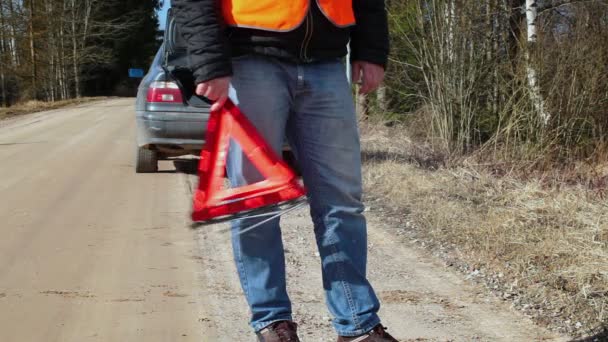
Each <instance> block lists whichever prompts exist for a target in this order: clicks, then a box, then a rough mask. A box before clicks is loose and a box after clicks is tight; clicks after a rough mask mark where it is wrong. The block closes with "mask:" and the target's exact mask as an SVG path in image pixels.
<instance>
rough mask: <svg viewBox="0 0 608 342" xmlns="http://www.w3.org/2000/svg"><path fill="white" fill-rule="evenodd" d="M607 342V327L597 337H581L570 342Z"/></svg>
mask: <svg viewBox="0 0 608 342" xmlns="http://www.w3.org/2000/svg"><path fill="white" fill-rule="evenodd" d="M605 341H608V327H605V328H604V331H602V332H600V333H599V334H597V335H593V336H589V337H583V338H581V339H575V340H572V341H570V342H605Z"/></svg>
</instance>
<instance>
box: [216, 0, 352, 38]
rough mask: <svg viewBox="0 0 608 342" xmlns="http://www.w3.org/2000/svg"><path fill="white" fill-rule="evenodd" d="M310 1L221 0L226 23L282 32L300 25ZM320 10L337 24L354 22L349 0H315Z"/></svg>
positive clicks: (345, 24)
mask: <svg viewBox="0 0 608 342" xmlns="http://www.w3.org/2000/svg"><path fill="white" fill-rule="evenodd" d="M311 1H312V0H255V1H252V0H222V15H223V17H224V20H225V21H226V23H227V24H228V25H229V26H235V27H245V28H255V29H261V30H265V31H278V32H285V31H291V30H294V29H296V28H297V27H298V26H300V25H301V24H302V23H303V22H304V19H305V18H306V15H307V14H308V12H309V9H310V2H311ZM315 1H317V4H318V5H319V8H320V9H321V12H323V14H324V15H325V16H326V17H327V19H329V21H331V22H332V23H333V24H334V25H336V26H338V27H347V26H352V25H354V24H355V13H354V12H353V1H352V0H315Z"/></svg>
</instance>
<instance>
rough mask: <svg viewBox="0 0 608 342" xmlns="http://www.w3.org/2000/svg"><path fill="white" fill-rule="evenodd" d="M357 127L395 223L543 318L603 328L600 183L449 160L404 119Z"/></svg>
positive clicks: (606, 273) (367, 166)
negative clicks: (421, 141)
mask: <svg viewBox="0 0 608 342" xmlns="http://www.w3.org/2000/svg"><path fill="white" fill-rule="evenodd" d="M361 133H362V145H363V158H364V183H365V186H366V193H367V194H368V196H370V197H372V199H378V201H379V202H380V203H381V205H382V206H383V207H384V209H385V210H389V211H390V212H391V213H392V215H391V216H392V217H396V218H397V219H398V220H399V222H400V223H401V224H400V227H401V228H400V229H402V230H404V231H406V232H408V234H409V235H410V236H412V237H413V238H415V239H417V240H418V241H420V242H421V243H422V244H424V246H425V247H428V248H430V249H431V250H433V251H440V254H441V255H442V256H443V257H444V258H445V259H446V261H448V263H449V264H452V265H454V266H457V267H459V268H460V269H461V270H462V271H464V272H466V273H467V275H468V276H469V277H470V278H477V279H478V280H479V281H481V282H483V283H485V284H487V285H488V286H489V287H490V288H491V289H492V290H493V291H494V292H496V293H497V294H498V295H499V296H501V297H502V298H503V299H504V300H506V301H511V302H512V303H513V305H514V306H515V307H517V308H519V309H521V310H522V311H523V312H524V313H526V314H527V315H529V316H530V317H533V318H534V319H535V320H536V321H537V322H539V323H541V324H543V325H546V326H549V327H551V328H553V329H555V330H557V331H560V332H566V333H569V334H573V335H578V336H580V335H587V334H598V333H601V331H605V329H606V327H608V201H606V200H605V199H604V198H602V196H601V195H599V194H598V192H596V191H593V190H590V189H589V187H587V186H584V185H569V186H561V187H560V186H547V182H546V180H542V179H534V178H531V177H530V178H528V179H526V180H521V178H519V177H518V178H516V177H512V176H509V175H502V176H500V177H497V176H495V175H493V173H492V172H491V170H484V169H483V168H482V167H473V166H466V165H464V163H456V164H455V165H450V166H449V167H447V166H445V165H444V163H443V159H442V158H440V157H437V156H433V154H432V153H431V152H430V150H429V149H425V148H424V147H420V146H417V145H416V144H415V143H413V142H412V141H410V140H408V139H407V138H406V136H407V135H408V134H407V131H406V128H404V127H402V126H395V127H391V128H388V127H384V126H383V125H381V124H374V123H363V125H362V128H361ZM604 169H605V170H606V175H608V169H607V168H604ZM373 205H374V204H372V209H371V210H374V208H373ZM598 336H599V335H598ZM601 336H605V335H601Z"/></svg>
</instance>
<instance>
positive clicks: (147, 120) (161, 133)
mask: <svg viewBox="0 0 608 342" xmlns="http://www.w3.org/2000/svg"><path fill="white" fill-rule="evenodd" d="M136 120H137V144H138V146H139V147H148V146H154V147H159V146H169V147H172V148H173V147H175V148H182V149H189V150H191V149H200V148H201V147H202V146H203V143H204V141H205V130H206V128H207V121H208V120H209V115H208V114H206V113H205V114H203V113H183V112H182V113H179V112H141V113H137V118H136Z"/></svg>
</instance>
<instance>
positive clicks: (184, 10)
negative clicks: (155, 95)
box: [172, 0, 389, 83]
mask: <svg viewBox="0 0 608 342" xmlns="http://www.w3.org/2000/svg"><path fill="white" fill-rule="evenodd" d="M278 1H280V0H278ZM282 1H289V0H282ZM310 1H311V3H312V4H314V5H313V6H311V10H310V12H309V14H308V16H307V17H306V20H305V21H304V23H302V25H300V26H299V27H298V28H297V29H295V30H293V31H289V32H269V31H263V30H255V29H245V28H235V27H226V25H225V24H224V22H223V19H222V15H221V12H220V9H219V8H218V6H219V5H218V4H219V3H220V2H221V0H173V1H172V4H173V8H174V10H175V19H176V23H177V27H178V31H180V32H181V34H182V36H183V38H184V40H185V41H186V44H187V45H188V51H189V57H190V67H191V69H192V71H193V72H194V76H195V80H196V83H200V82H204V81H207V80H210V79H214V78H217V77H222V76H229V75H231V74H232V65H231V62H230V58H231V57H236V56H239V55H244V54H250V53H254V54H262V55H266V56H272V57H276V58H280V59H284V60H288V61H293V62H297V63H310V62H315V61H322V60H328V59H335V58H341V57H344V56H345V55H346V52H347V51H346V46H347V44H348V42H349V40H350V42H351V43H350V46H351V59H352V60H354V61H366V62H371V63H374V64H378V65H381V66H384V67H385V66H386V63H387V59H388V50H389V40H388V23H387V16H386V9H385V5H384V0H352V1H353V9H354V12H355V18H356V20H357V25H356V26H353V27H349V28H339V27H336V26H335V25H333V24H332V23H331V22H330V21H329V20H328V19H327V18H326V17H325V16H324V15H323V14H322V13H321V11H320V10H319V7H318V5H316V1H314V0H310Z"/></svg>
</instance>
